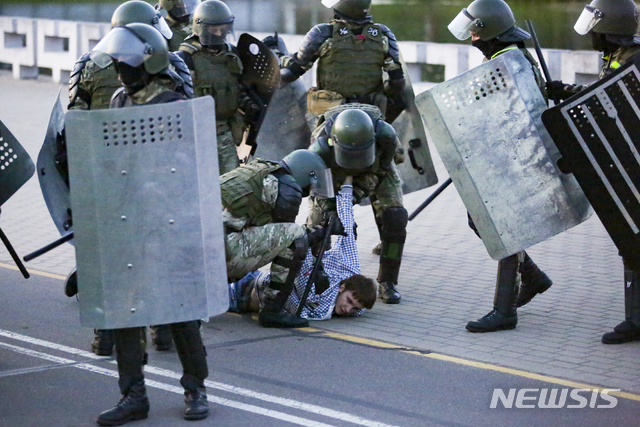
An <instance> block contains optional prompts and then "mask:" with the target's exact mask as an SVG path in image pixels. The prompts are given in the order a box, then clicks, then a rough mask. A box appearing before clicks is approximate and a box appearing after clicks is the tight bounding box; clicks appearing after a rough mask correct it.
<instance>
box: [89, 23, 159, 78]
mask: <svg viewBox="0 0 640 427" xmlns="http://www.w3.org/2000/svg"><path fill="white" fill-rule="evenodd" d="M105 54H106V55H108V56H110V57H111V58H113V60H114V61H117V62H122V63H125V64H127V65H129V66H130V67H133V68H138V67H141V66H142V67H143V68H144V70H145V71H146V72H147V73H149V74H159V73H161V72H162V71H164V70H166V69H167V67H169V48H168V47H167V41H166V40H165V38H164V37H163V36H162V34H160V32H159V31H158V30H156V29H155V28H154V27H152V26H151V25H147V24H139V23H134V24H128V25H125V26H122V27H115V28H112V29H111V31H109V32H108V33H107V35H106V36H104V37H103V38H102V40H100V42H99V43H98V44H97V45H96V47H95V48H93V51H92V52H91V59H94V57H96V56H103V55H105Z"/></svg>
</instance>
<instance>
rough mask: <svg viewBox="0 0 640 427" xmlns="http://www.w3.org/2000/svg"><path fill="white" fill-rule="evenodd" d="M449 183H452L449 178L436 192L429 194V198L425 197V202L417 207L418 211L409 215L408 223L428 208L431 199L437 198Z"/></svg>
mask: <svg viewBox="0 0 640 427" xmlns="http://www.w3.org/2000/svg"><path fill="white" fill-rule="evenodd" d="M451 182H452V181H451V178H449V179H447V180H446V181H445V182H444V183H442V185H441V186H440V187H438V188H436V191H434V192H433V193H431V195H430V196H429V197H427V200H425V201H424V202H422V204H421V205H420V206H418V209H416V210H415V211H413V213H412V214H411V215H409V221H411V220H412V219H413V218H415V217H416V216H417V215H418V214H419V213H420V212H422V211H423V210H424V208H426V207H427V206H429V203H431V202H433V199H435V198H436V197H438V196H439V195H440V193H442V192H443V191H444V189H445V188H447V187H448V186H449V184H451Z"/></svg>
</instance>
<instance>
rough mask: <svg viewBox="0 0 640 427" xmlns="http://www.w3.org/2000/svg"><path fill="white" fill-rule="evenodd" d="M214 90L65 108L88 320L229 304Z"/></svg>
mask: <svg viewBox="0 0 640 427" xmlns="http://www.w3.org/2000/svg"><path fill="white" fill-rule="evenodd" d="M213 111H215V108H214V102H213V98H211V97H201V98H197V99H193V100H189V101H180V102H172V103H167V104H159V105H147V106H140V107H134V108H122V109H114V110H98V111H70V112H68V113H67V117H66V136H67V149H68V159H69V175H70V187H71V205H72V208H73V226H74V232H75V241H76V261H77V266H78V290H79V292H78V294H79V297H80V298H79V300H80V320H81V322H82V324H83V325H84V326H89V327H94V328H101V329H112V328H126V327H134V326H145V325H154V324H156V325H158V324H167V323H174V322H181V321H188V320H194V319H202V318H209V317H211V316H215V315H218V314H220V313H223V312H225V311H227V309H228V306H229V294H228V287H227V280H226V279H227V277H226V264H225V253H224V240H223V229H222V220H221V212H222V204H221V198H220V186H219V180H218V156H217V148H216V129H215V117H214V114H213Z"/></svg>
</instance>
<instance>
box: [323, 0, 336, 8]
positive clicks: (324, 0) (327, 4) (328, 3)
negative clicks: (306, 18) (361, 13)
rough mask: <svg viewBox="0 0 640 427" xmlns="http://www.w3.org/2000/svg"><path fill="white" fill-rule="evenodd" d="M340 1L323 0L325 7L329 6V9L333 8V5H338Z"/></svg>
mask: <svg viewBox="0 0 640 427" xmlns="http://www.w3.org/2000/svg"><path fill="white" fill-rule="evenodd" d="M338 3H340V0H322V4H323V5H324V7H327V8H329V9H331V8H332V7H333V6H335V5H337V4H338Z"/></svg>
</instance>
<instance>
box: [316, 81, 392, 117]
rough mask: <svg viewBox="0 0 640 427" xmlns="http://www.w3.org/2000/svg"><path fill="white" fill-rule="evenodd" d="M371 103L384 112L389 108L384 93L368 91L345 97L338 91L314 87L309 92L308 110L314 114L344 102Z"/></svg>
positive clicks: (322, 112) (321, 112) (317, 114)
mask: <svg viewBox="0 0 640 427" xmlns="http://www.w3.org/2000/svg"><path fill="white" fill-rule="evenodd" d="M353 103H359V104H369V105H375V106H376V107H378V108H380V110H381V111H382V113H383V114H384V112H385V111H386V110H387V97H386V96H385V95H384V94H383V93H373V92H372V93H367V94H364V95H356V96H349V97H343V96H342V95H341V94H339V93H338V92H334V91H332V90H326V89H318V88H317V87H312V88H311V89H309V91H308V92H307V110H308V111H309V113H311V114H313V115H314V116H319V115H320V114H324V113H325V112H326V111H327V110H328V109H329V108H332V107H335V106H338V105H342V104H353Z"/></svg>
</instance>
